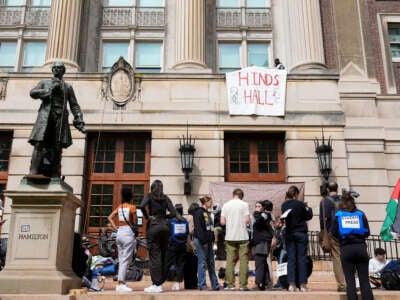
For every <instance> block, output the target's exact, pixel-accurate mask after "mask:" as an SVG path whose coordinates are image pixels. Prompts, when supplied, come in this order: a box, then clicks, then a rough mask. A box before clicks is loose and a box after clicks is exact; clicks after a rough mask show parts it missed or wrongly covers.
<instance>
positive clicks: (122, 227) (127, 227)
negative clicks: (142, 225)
mask: <svg viewBox="0 0 400 300" xmlns="http://www.w3.org/2000/svg"><path fill="white" fill-rule="evenodd" d="M121 196H122V204H120V205H118V207H117V208H116V209H115V210H114V211H113V212H112V213H111V214H110V215H109V216H108V221H109V222H110V224H111V226H112V227H113V228H114V229H116V230H118V232H117V239H116V242H117V247H118V262H119V267H118V285H117V286H116V287H115V290H116V291H117V292H118V293H123V292H132V288H130V287H128V286H127V285H126V283H125V278H126V271H127V269H128V265H129V263H130V262H131V261H132V255H133V250H134V248H135V245H136V240H135V233H134V230H133V228H132V226H133V225H132V224H136V206H135V205H132V204H130V203H129V202H130V201H131V200H132V190H131V189H129V188H123V189H122V191H121ZM116 216H118V221H117V224H116V223H115V222H114V218H115V217H116Z"/></svg>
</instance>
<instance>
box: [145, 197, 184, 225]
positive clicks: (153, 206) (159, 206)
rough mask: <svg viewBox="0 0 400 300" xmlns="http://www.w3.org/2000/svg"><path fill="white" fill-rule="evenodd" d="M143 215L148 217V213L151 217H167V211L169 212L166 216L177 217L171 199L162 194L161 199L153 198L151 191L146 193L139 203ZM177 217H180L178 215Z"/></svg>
mask: <svg viewBox="0 0 400 300" xmlns="http://www.w3.org/2000/svg"><path fill="white" fill-rule="evenodd" d="M140 206H141V210H142V213H143V216H144V217H145V218H146V219H148V218H149V214H150V216H153V217H162V218H166V217H167V211H168V212H169V214H168V218H174V217H177V213H176V210H175V207H174V205H173V204H172V201H171V199H169V198H168V196H165V195H164V196H163V198H162V199H153V198H152V197H151V193H150V194H147V195H146V196H145V197H144V198H143V200H142V203H141V204H140ZM146 206H147V207H148V210H149V214H148V213H147V210H146ZM178 218H181V217H180V216H179V217H178Z"/></svg>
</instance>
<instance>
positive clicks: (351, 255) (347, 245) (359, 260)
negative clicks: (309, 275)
mask: <svg viewBox="0 0 400 300" xmlns="http://www.w3.org/2000/svg"><path fill="white" fill-rule="evenodd" d="M329 231H330V232H331V234H332V235H333V236H335V237H336V238H338V239H339V241H340V259H341V261H342V266H343V273H344V277H345V279H346V292H347V299H349V300H356V299H357V290H356V280H355V276H354V275H355V274H354V273H355V271H356V270H357V274H358V278H359V281H360V289H361V299H362V300H372V299H373V294H372V290H371V286H370V284H369V278H368V275H369V274H368V263H369V255H368V251H367V245H366V243H365V239H366V238H367V237H368V236H369V235H370V230H369V225H368V220H367V217H366V216H365V214H364V212H363V211H361V210H359V209H357V207H356V203H355V201H354V198H353V197H352V196H351V194H350V193H344V194H343V195H342V200H341V203H340V209H339V210H338V211H337V212H336V214H335V218H334V220H333V222H332V225H331V228H330V230H329Z"/></svg>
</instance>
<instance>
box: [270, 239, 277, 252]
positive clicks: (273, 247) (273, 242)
mask: <svg viewBox="0 0 400 300" xmlns="http://www.w3.org/2000/svg"><path fill="white" fill-rule="evenodd" d="M275 248H276V237H273V238H272V241H271V252H273V251H274V250H275Z"/></svg>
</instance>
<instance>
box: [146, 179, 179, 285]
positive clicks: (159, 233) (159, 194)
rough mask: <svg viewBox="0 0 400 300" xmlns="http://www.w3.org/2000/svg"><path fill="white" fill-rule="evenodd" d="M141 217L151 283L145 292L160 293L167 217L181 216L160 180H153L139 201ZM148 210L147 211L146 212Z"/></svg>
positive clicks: (165, 250) (163, 276)
mask: <svg viewBox="0 0 400 300" xmlns="http://www.w3.org/2000/svg"><path fill="white" fill-rule="evenodd" d="M141 208H142V213H143V217H144V218H145V219H147V220H148V222H147V231H146V232H147V240H148V246H149V261H150V266H149V268H150V276H151V281H152V283H153V284H152V285H151V286H149V287H147V288H145V289H144V291H145V292H146V293H160V292H162V291H163V288H162V284H163V283H164V281H165V279H166V274H165V270H166V267H165V255H166V252H167V248H168V242H169V236H170V226H169V221H168V220H167V212H169V215H168V217H169V218H174V217H176V218H177V219H178V220H183V218H182V217H181V216H179V215H177V214H176V210H175V208H174V206H173V205H172V201H171V199H169V197H168V196H167V195H165V194H164V192H163V184H162V182H161V181H160V180H154V182H153V183H152V184H151V187H150V193H149V194H147V195H146V196H145V197H144V198H143V200H142V203H141ZM147 210H148V213H147Z"/></svg>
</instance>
